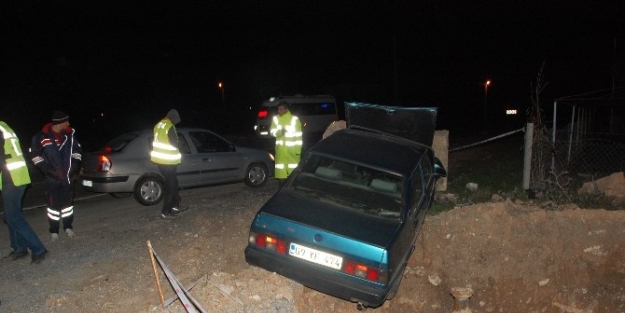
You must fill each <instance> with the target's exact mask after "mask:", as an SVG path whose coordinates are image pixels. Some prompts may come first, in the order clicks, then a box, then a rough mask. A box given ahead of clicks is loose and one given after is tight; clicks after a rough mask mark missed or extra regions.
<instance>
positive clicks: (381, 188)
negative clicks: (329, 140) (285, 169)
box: [286, 155, 403, 219]
mask: <svg viewBox="0 0 625 313" xmlns="http://www.w3.org/2000/svg"><path fill="white" fill-rule="evenodd" d="M402 185H403V184H402V178H401V176H397V175H395V174H392V173H387V172H383V171H380V170H377V169H373V168H369V167H367V166H364V165H360V164H355V163H351V162H349V161H345V160H337V159H332V158H329V157H326V156H319V155H312V156H311V157H310V158H308V159H307V160H306V161H305V162H304V163H303V164H302V165H301V170H300V171H298V172H296V173H295V177H294V179H293V180H292V183H291V184H290V185H289V186H287V187H286V188H289V189H291V190H293V191H295V192H297V193H300V194H302V195H305V196H308V197H312V198H314V199H317V200H319V201H321V202H326V203H330V204H332V205H333V206H335V207H338V208H342V209H349V210H353V211H356V212H359V213H364V214H369V215H374V216H378V217H382V218H388V219H399V218H400V216H401V203H402Z"/></svg>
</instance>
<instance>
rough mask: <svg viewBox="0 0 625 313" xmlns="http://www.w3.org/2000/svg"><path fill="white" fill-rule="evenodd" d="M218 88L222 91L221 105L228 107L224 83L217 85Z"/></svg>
mask: <svg viewBox="0 0 625 313" xmlns="http://www.w3.org/2000/svg"><path fill="white" fill-rule="evenodd" d="M217 87H219V89H221V104H222V105H223V106H224V108H225V107H226V98H225V97H224V84H223V83H222V82H219V83H217Z"/></svg>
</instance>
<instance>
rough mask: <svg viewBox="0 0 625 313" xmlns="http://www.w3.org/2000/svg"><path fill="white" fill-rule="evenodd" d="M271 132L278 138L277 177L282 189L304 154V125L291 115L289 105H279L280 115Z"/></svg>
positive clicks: (273, 121)
mask: <svg viewBox="0 0 625 313" xmlns="http://www.w3.org/2000/svg"><path fill="white" fill-rule="evenodd" d="M269 132H270V133H271V135H272V136H274V137H276V151H275V152H276V161H275V165H276V170H275V174H274V175H275V177H276V179H277V180H278V184H279V186H280V187H282V184H283V183H284V180H285V179H286V178H287V177H289V175H291V173H292V172H293V171H294V170H295V168H296V167H297V164H298V163H299V160H300V154H301V153H302V123H301V122H300V121H299V118H297V116H294V115H292V114H291V111H290V110H289V103H288V102H286V101H282V102H280V103H278V115H276V116H274V117H273V120H272V121H271V127H270V128H269Z"/></svg>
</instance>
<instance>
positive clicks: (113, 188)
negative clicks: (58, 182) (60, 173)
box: [78, 175, 134, 193]
mask: <svg viewBox="0 0 625 313" xmlns="http://www.w3.org/2000/svg"><path fill="white" fill-rule="evenodd" d="M78 183H79V184H80V185H81V186H82V188H83V189H85V190H87V191H91V192H107V193H108V192H132V191H133V187H134V186H133V184H132V183H130V182H129V176H127V175H125V176H114V177H88V176H81V177H80V178H79V180H78Z"/></svg>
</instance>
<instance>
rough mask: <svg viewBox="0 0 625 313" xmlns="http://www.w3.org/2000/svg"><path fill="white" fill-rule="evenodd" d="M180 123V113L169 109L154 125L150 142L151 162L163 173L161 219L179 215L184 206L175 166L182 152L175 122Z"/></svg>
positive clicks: (178, 162)
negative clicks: (181, 203)
mask: <svg viewBox="0 0 625 313" xmlns="http://www.w3.org/2000/svg"><path fill="white" fill-rule="evenodd" d="M178 123H180V114H178V111H177V110H175V109H171V110H169V112H167V115H166V116H165V118H163V119H162V120H161V121H160V122H158V124H156V126H154V141H153V142H152V153H151V160H152V162H154V163H156V164H157V165H158V169H159V170H160V172H161V174H162V175H163V180H164V182H163V187H164V190H163V193H164V195H163V209H162V210H161V217H162V218H163V219H175V218H178V217H180V215H178V214H179V213H180V212H182V211H184V210H185V209H186V208H183V207H181V206H180V200H181V199H180V194H179V192H178V177H177V176H176V175H177V167H178V164H180V163H181V162H182V154H180V150H179V149H178V133H177V132H176V124H178Z"/></svg>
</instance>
